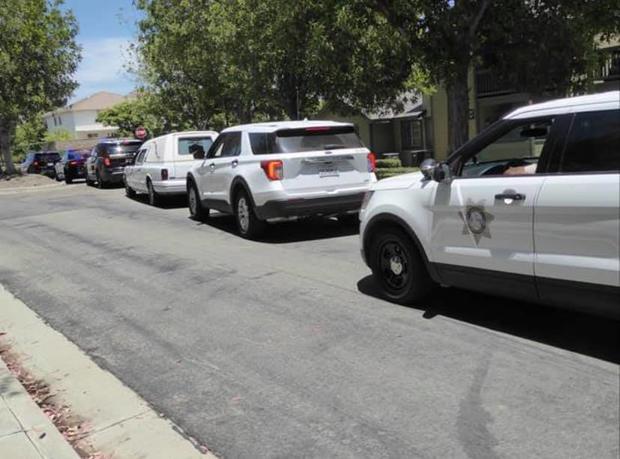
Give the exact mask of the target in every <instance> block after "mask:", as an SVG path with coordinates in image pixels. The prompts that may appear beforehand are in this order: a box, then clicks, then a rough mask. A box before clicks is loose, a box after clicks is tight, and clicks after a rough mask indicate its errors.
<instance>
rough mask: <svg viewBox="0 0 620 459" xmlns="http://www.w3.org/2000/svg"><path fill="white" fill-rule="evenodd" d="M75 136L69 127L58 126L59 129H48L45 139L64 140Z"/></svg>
mask: <svg viewBox="0 0 620 459" xmlns="http://www.w3.org/2000/svg"><path fill="white" fill-rule="evenodd" d="M73 138H74V137H73V135H72V134H71V132H69V131H68V130H67V129H64V128H58V129H55V130H54V131H48V132H46V133H45V135H44V136H43V140H44V141H45V142H46V143H52V142H62V141H64V140H73Z"/></svg>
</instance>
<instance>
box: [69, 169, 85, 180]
mask: <svg viewBox="0 0 620 459" xmlns="http://www.w3.org/2000/svg"><path fill="white" fill-rule="evenodd" d="M65 175H66V176H67V177H73V178H84V177H86V173H85V170H84V168H83V167H79V168H75V167H70V168H68V169H67V170H66V172H65Z"/></svg>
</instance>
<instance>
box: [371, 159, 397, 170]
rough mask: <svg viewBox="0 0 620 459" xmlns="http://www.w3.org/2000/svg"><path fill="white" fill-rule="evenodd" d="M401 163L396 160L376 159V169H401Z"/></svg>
mask: <svg viewBox="0 0 620 459" xmlns="http://www.w3.org/2000/svg"><path fill="white" fill-rule="evenodd" d="M402 166H403V165H402V163H401V162H400V159H398V158H390V159H378V160H377V168H378V169H393V168H395V167H402Z"/></svg>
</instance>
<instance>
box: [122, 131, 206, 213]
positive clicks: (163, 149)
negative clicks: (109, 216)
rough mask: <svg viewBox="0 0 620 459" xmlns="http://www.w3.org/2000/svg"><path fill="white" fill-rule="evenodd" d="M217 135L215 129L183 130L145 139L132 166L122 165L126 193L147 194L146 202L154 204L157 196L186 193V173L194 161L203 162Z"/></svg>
mask: <svg viewBox="0 0 620 459" xmlns="http://www.w3.org/2000/svg"><path fill="white" fill-rule="evenodd" d="M217 136H218V133H217V132H215V131H187V132H174V133H171V134H166V135H162V136H160V137H155V138H154V139H150V140H147V141H146V142H144V144H142V146H141V147H140V150H139V151H138V152H137V153H136V155H135V157H134V158H135V160H134V163H133V165H130V166H126V167H125V175H124V182H125V189H126V192H127V196H129V197H133V196H135V194H136V193H147V194H148V196H149V203H150V204H151V205H157V204H158V203H159V200H160V198H161V196H170V195H182V194H185V193H187V186H186V179H185V177H186V176H187V173H188V172H189V170H190V169H191V168H192V166H193V165H194V163H195V162H196V161H198V162H199V163H200V162H202V161H203V159H204V157H205V154H206V152H207V151H208V150H209V148H210V147H211V145H212V144H213V142H214V141H215V139H216V138H217Z"/></svg>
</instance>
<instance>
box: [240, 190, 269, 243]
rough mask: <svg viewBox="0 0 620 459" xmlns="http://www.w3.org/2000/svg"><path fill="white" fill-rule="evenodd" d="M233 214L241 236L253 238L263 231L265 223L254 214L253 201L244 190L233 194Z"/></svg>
mask: <svg viewBox="0 0 620 459" xmlns="http://www.w3.org/2000/svg"><path fill="white" fill-rule="evenodd" d="M234 214H235V221H236V222H237V230H238V231H239V235H240V236H241V237H243V238H245V239H255V238H257V237H258V236H260V235H261V234H262V233H263V231H265V227H266V226H267V224H266V222H264V221H263V220H260V219H259V218H258V217H257V216H256V212H255V211H254V202H253V201H252V199H251V198H250V196H249V194H248V193H247V192H246V191H245V190H241V191H239V192H238V193H237V194H236V195H235V201H234Z"/></svg>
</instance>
